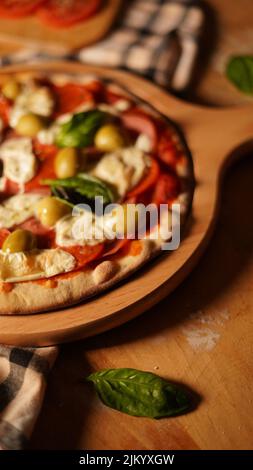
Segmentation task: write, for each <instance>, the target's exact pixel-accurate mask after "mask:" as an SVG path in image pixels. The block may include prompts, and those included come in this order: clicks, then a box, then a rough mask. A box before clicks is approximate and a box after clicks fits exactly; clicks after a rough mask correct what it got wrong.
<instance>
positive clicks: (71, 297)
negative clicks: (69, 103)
mask: <svg viewBox="0 0 253 470" xmlns="http://www.w3.org/2000/svg"><path fill="white" fill-rule="evenodd" d="M16 77H17V78H18V79H19V80H24V81H25V80H27V79H29V78H38V79H39V78H41V77H42V75H41V74H39V73H36V74H34V73H30V72H26V73H19V74H16ZM50 78H51V79H52V80H53V81H55V82H57V83H59V84H60V83H64V82H66V81H69V79H70V78H71V80H73V81H79V82H80V81H82V80H81V79H79V80H78V79H77V78H76V76H73V75H71V77H69V75H68V76H67V75H65V74H52V75H51V77H50ZM91 78H92V79H94V77H91ZM5 80H6V77H5ZM85 80H87V79H85ZM0 83H1V78H0ZM108 86H110V88H111V89H113V90H114V91H115V92H120V93H121V95H122V96H124V97H126V98H129V99H133V96H132V95H131V93H128V91H126V90H125V89H123V88H122V87H120V86H119V85H117V84H108ZM134 99H135V101H137V102H138V104H140V100H139V99H138V98H136V97H135V96H134ZM141 106H142V107H143V108H145V109H147V110H148V112H149V113H150V114H151V115H154V116H156V117H157V116H160V115H159V113H157V112H156V111H155V110H154V109H153V108H152V107H150V106H149V105H147V104H146V103H144V104H143V103H142V102H141ZM168 125H169V126H170V127H171V128H172V129H173V130H174V133H175V139H176V140H177V141H179V142H180V144H181V145H182V147H183V149H184V151H185V154H186V158H185V165H184V167H183V168H180V169H178V173H179V176H181V178H183V179H185V184H184V186H185V188H184V193H182V194H181V195H180V196H179V201H178V202H181V203H182V207H181V211H182V212H181V222H182V224H181V225H184V222H185V219H186V217H187V215H188V213H189V211H190V209H191V204H192V197H193V190H194V174H193V163H192V159H191V155H190V152H189V151H188V148H187V145H186V143H185V141H184V139H183V136H182V135H181V133H180V130H179V129H177V128H176V126H175V125H174V124H173V123H172V122H170V120H168ZM138 243H139V244H140V247H141V249H140V250H139V251H140V252H138V254H136V253H135V254H131V250H130V253H129V254H127V255H125V256H121V257H120V256H117V255H116V256H114V257H113V258H112V259H111V260H103V261H101V262H100V263H99V264H98V265H97V266H96V267H95V268H87V269H85V270H84V271H82V272H77V273H70V275H66V276H61V277H60V279H57V278H56V279H54V278H52V279H48V280H45V281H43V282H40V281H39V282H36V281H35V282H25V283H16V284H13V285H10V286H6V285H4V283H1V284H0V314H1V315H19V314H20V315H24V314H26V315H27V314H34V313H41V312H45V311H52V310H56V309H61V308H64V307H68V306H71V305H74V304H77V303H79V302H81V301H84V300H86V299H88V298H90V297H92V296H95V295H99V294H101V293H102V292H104V291H106V290H107V289H110V288H112V287H114V286H115V285H116V284H117V283H119V282H120V281H123V280H124V279H126V278H127V277H128V276H130V275H131V274H133V273H134V272H135V271H137V270H138V269H139V268H141V267H142V266H143V265H144V264H146V263H147V262H148V261H150V260H151V259H152V258H153V257H155V256H156V255H158V254H159V253H161V245H162V243H163V242H162V241H161V240H155V241H154V240H148V239H146V240H139V241H138Z"/></svg>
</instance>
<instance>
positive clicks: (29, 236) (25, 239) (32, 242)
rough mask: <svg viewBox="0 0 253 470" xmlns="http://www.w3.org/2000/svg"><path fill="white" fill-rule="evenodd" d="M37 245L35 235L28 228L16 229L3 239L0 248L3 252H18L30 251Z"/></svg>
mask: <svg viewBox="0 0 253 470" xmlns="http://www.w3.org/2000/svg"><path fill="white" fill-rule="evenodd" d="M36 247H37V240H36V237H35V235H34V234H33V233H32V232H29V230H23V229H20V228H19V229H17V230H15V231H14V232H12V233H10V235H9V236H8V237H7V238H6V239H5V241H4V243H3V246H2V250H3V251H5V253H18V252H20V251H31V250H34V249H35V248H36Z"/></svg>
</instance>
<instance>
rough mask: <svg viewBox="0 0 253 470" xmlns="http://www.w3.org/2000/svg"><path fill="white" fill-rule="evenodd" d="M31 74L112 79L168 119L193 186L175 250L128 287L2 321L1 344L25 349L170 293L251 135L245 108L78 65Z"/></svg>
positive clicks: (250, 115)
mask: <svg viewBox="0 0 253 470" xmlns="http://www.w3.org/2000/svg"><path fill="white" fill-rule="evenodd" d="M38 68H40V69H43V70H52V71H54V70H61V71H66V72H73V73H95V74H98V75H100V76H102V77H109V78H113V79H115V80H117V81H118V82H119V83H120V84H122V85H124V86H127V87H130V89H131V91H132V92H133V93H135V94H136V95H137V96H139V97H140V98H142V99H144V100H145V101H147V102H149V103H152V104H153V106H154V107H155V108H156V109H158V110H159V111H160V112H161V113H163V114H164V115H167V116H169V117H170V118H172V119H173V120H175V121H176V122H177V123H178V124H179V125H180V127H181V128H182V130H183V132H184V134H185V137H186V140H187V142H188V145H189V147H190V149H191V151H192V155H193V159H194V166H195V176H196V180H197V186H196V190H195V195H194V204H193V217H192V220H191V223H190V225H189V227H188V233H187V236H186V237H185V239H184V240H183V242H182V243H181V246H180V249H179V250H177V251H174V252H172V253H169V254H164V255H163V256H160V257H159V258H158V259H157V260H155V261H154V262H153V263H149V265H148V266H147V267H145V268H144V269H143V270H140V271H139V272H138V273H137V274H136V275H135V276H132V277H131V278H130V279H129V281H128V282H127V283H124V284H122V285H120V286H118V287H116V288H114V289H113V290H112V291H109V292H108V293H106V294H105V295H101V296H99V297H97V298H95V299H92V300H90V301H89V302H85V303H84V304H81V305H78V306H76V307H72V308H69V309H65V310H59V311H56V312H51V313H45V314H40V315H31V316H29V317H28V316H27V317H26V316H22V317H17V316H12V317H11V318H9V317H4V316H1V317H0V341H1V342H3V343H6V344H18V345H29V346H31V345H40V346H41V345H48V344H55V343H61V342H64V341H70V340H76V339H80V338H84V337H87V336H91V335H94V334H97V333H100V332H102V331H105V330H107V329H110V328H113V327H115V326H118V325H120V324H122V323H124V322H125V321H128V320H131V319H132V318H134V317H135V316H137V315H138V314H140V313H142V312H143V311H145V310H147V309H148V308H150V307H152V306H153V305H154V304H155V303H157V302H158V301H160V300H161V299H162V298H164V297H165V296H166V295H168V293H170V292H171V291H172V290H173V289H175V287H176V286H177V285H178V284H179V283H180V282H181V281H182V280H183V279H184V278H185V277H186V276H187V275H188V274H189V272H190V271H191V270H192V268H193V267H194V266H195V265H196V263H197V261H198V260H199V257H200V256H201V254H202V253H203V251H204V249H205V248H206V245H207V242H208V241H209V239H210V236H211V234H212V231H213V228H214V224H215V220H216V217H217V209H218V195H219V186H220V179H221V176H222V173H223V169H224V168H225V167H226V166H227V163H228V162H229V161H230V158H232V157H234V156H237V155H238V147H239V146H240V145H241V144H242V143H244V142H248V141H249V142H250V143H251V145H252V138H251V137H252V128H253V111H252V107H251V106H246V107H242V108H238V109H235V110H210V109H208V108H201V107H196V106H192V105H188V104H186V103H184V102H182V101H179V100H177V99H175V98H174V97H172V96H170V95H168V94H166V93H165V92H163V91H161V90H160V89H159V88H158V87H156V86H154V85H152V84H150V83H148V82H145V81H144V80H143V79H141V78H137V77H134V76H132V75H128V74H126V73H123V72H117V71H111V70H106V69H100V68H96V67H90V66H84V65H79V64H68V63H58V64H51V63H50V64H43V66H41V65H40V66H39V65H37V66H32V68H31V67H30V68H29V67H27V70H34V69H38ZM11 70H13V71H15V70H16V71H18V70H19V68H18V67H11V68H10V69H8V70H7V73H8V72H9V71H11ZM22 70H24V68H22ZM236 149H237V152H236V153H235V152H234V151H235V150H236ZM232 151H233V152H232ZM231 152H232V153H231ZM143 276H145V282H143V279H144V278H143ZM45 289H46V288H45ZM45 295H46V290H45Z"/></svg>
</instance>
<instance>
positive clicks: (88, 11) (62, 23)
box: [38, 0, 102, 28]
mask: <svg viewBox="0 0 253 470" xmlns="http://www.w3.org/2000/svg"><path fill="white" fill-rule="evenodd" d="M101 4H102V0H85V1H84V0H48V2H47V4H46V5H45V6H44V7H42V8H41V9H40V10H39V11H38V16H39V17H40V19H41V20H42V21H43V22H44V23H45V24H47V25H49V26H54V27H56V28H65V27H67V26H72V25H74V24H76V23H80V22H81V21H84V20H87V19H88V18H90V17H91V16H93V15H94V14H95V13H97V11H98V10H99V8H100V7H101Z"/></svg>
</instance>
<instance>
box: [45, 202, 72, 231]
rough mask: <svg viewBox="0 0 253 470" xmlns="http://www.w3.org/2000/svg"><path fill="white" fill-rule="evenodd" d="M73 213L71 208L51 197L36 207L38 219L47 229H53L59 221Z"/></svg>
mask: <svg viewBox="0 0 253 470" xmlns="http://www.w3.org/2000/svg"><path fill="white" fill-rule="evenodd" d="M71 211H72V207H71V206H69V205H68V204H65V203H64V202H63V201H60V199H57V198H56V197H51V196H48V197H45V198H43V199H41V200H40V201H39V202H38V204H37V206H36V214H37V217H38V219H39V220H40V222H41V223H42V224H43V225H45V226H46V227H53V226H54V225H55V224H56V222H57V221H58V220H59V219H61V218H62V217H64V216H65V215H68V214H70V213H71Z"/></svg>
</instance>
